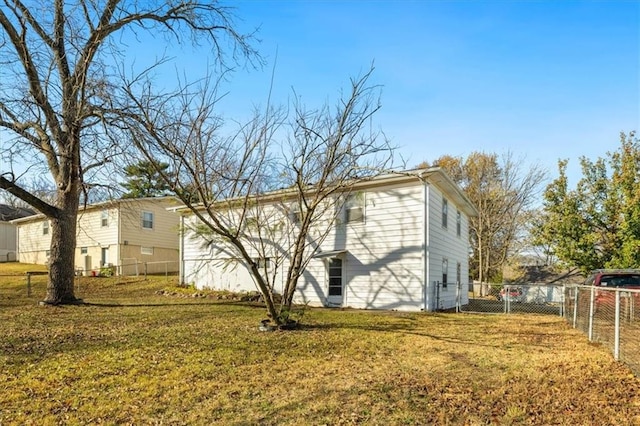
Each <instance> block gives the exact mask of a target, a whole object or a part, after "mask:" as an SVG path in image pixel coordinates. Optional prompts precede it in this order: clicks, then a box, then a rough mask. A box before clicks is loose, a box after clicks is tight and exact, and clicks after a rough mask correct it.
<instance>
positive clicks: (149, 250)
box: [140, 247, 153, 256]
mask: <svg viewBox="0 0 640 426" xmlns="http://www.w3.org/2000/svg"><path fill="white" fill-rule="evenodd" d="M140 254H148V255H149V256H151V255H153V247H140Z"/></svg>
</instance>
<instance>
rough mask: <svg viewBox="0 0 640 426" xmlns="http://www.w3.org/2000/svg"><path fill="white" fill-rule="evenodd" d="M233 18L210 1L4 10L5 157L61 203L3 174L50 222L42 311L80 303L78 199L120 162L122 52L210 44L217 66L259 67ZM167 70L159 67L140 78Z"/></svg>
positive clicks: (0, 69) (0, 20)
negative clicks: (127, 43) (151, 45)
mask: <svg viewBox="0 0 640 426" xmlns="http://www.w3.org/2000/svg"><path fill="white" fill-rule="evenodd" d="M232 18H233V15H232V14H231V11H230V10H229V9H228V8H225V7H223V6H221V5H219V4H218V3H217V2H212V1H193V0H166V1H162V2H154V1H142V0H141V1H135V0H132V1H123V0H76V1H63V0H54V1H50V0H46V1H45V0H42V1H35V0H34V1H29V2H27V1H20V0H3V1H2V4H1V6H0V29H1V31H0V84H1V86H0V87H1V91H0V128H1V129H3V137H4V135H6V134H10V135H11V140H10V142H9V144H10V145H6V146H5V147H3V153H2V156H3V157H4V158H5V160H6V159H7V158H8V159H9V161H18V160H19V158H18V156H19V155H20V156H22V159H23V161H25V162H26V164H27V165H29V166H31V167H32V169H34V170H35V169H37V168H38V167H40V170H39V171H40V172H46V173H48V174H49V175H50V177H51V181H52V182H53V183H54V185H55V188H56V194H55V199H54V200H53V201H52V202H50V201H48V200H46V199H44V198H42V197H40V196H39V195H38V194H36V193H34V192H32V191H29V190H28V189H27V187H26V186H25V185H24V184H23V182H22V181H21V180H20V179H19V177H18V176H17V175H16V174H15V173H13V172H12V171H11V170H13V169H11V168H7V169H5V170H3V171H2V173H1V174H0V188H1V189H4V190H6V191H8V192H9V193H11V194H13V195H14V196H16V197H18V198H20V199H21V200H23V201H25V202H27V203H28V204H29V205H31V206H33V207H34V208H36V209H37V210H39V211H40V212H42V213H43V214H44V215H46V216H47V217H48V218H49V219H50V221H51V225H52V232H51V234H52V242H51V250H50V253H51V255H50V264H49V282H48V286H47V294H46V298H45V302H47V303H51V304H61V303H75V302H76V301H77V299H76V297H75V295H74V291H73V288H74V287H73V280H74V264H73V262H74V250H75V242H76V218H77V214H78V208H79V203H80V200H81V194H82V193H83V191H87V190H88V189H89V188H91V187H92V186H95V185H99V184H100V180H102V179H104V178H106V176H107V175H108V174H107V173H102V174H101V173H100V170H104V167H105V166H106V165H108V164H109V163H110V162H111V161H112V160H113V159H114V158H115V157H116V156H118V155H119V154H120V153H121V152H122V145H123V144H122V139H120V138H117V137H114V135H115V134H116V133H119V132H120V131H121V129H119V128H117V127H115V126H114V125H113V123H115V122H116V121H117V120H116V118H115V117H114V116H113V114H117V113H118V109H115V108H113V105H114V98H116V100H117V99H122V98H123V97H120V98H118V96H117V94H118V92H120V91H121V90H122V86H123V81H122V79H121V71H122V70H124V69H128V68H127V67H126V66H125V65H124V64H125V63H127V57H126V53H125V52H126V51H127V49H123V48H121V46H119V43H121V42H122V40H123V38H126V37H127V36H129V38H130V39H132V40H136V36H138V35H142V34H143V33H152V34H154V35H155V36H156V37H155V44H157V43H160V45H162V41H166V42H168V41H170V40H174V41H177V42H178V43H182V42H183V41H185V39H186V40H187V41H188V40H190V41H192V42H193V43H200V42H204V43H208V44H210V45H211V51H212V53H213V55H215V58H216V60H217V61H218V63H221V64H224V63H226V61H232V62H234V63H235V61H236V60H237V59H239V58H247V57H249V58H250V57H254V55H255V52H254V51H253V49H252V48H251V44H250V38H247V37H245V36H243V35H241V34H239V33H238V32H236V30H235V28H234V23H233V21H232ZM119 36H122V37H119ZM163 37H164V38H163ZM227 42H228V43H227ZM147 48H148V47H147ZM167 60H168V58H164V57H161V58H160V59H159V60H157V61H156V62H154V63H152V64H150V65H149V66H148V67H146V68H145V70H144V71H142V72H138V76H145V75H149V74H150V73H151V72H153V70H154V69H155V67H157V66H159V65H160V64H162V63H165V62H166V61H167ZM129 63H131V62H129ZM148 89H149V90H150V91H153V90H154V87H153V86H149V87H148ZM163 89H166V88H163ZM3 143H4V142H3ZM92 177H93V178H94V180H93V181H91V178H92Z"/></svg>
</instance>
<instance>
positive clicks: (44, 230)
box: [42, 220, 49, 235]
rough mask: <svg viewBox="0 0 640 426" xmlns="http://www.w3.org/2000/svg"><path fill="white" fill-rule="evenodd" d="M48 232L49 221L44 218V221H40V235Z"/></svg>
mask: <svg viewBox="0 0 640 426" xmlns="http://www.w3.org/2000/svg"><path fill="white" fill-rule="evenodd" d="M48 234H49V221H48V220H45V221H44V222H42V235H48Z"/></svg>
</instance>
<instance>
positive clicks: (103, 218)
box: [100, 210, 109, 227]
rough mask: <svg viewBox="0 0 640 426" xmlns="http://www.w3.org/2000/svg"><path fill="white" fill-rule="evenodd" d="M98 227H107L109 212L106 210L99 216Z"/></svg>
mask: <svg viewBox="0 0 640 426" xmlns="http://www.w3.org/2000/svg"><path fill="white" fill-rule="evenodd" d="M100 226H102V227H105V226H109V211H108V210H102V213H101V214H100Z"/></svg>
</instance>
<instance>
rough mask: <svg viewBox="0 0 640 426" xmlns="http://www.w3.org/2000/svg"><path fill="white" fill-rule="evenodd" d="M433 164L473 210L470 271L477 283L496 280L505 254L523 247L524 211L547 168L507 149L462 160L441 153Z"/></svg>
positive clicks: (534, 197) (533, 199) (529, 206)
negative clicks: (465, 198)
mask: <svg viewBox="0 0 640 426" xmlns="http://www.w3.org/2000/svg"><path fill="white" fill-rule="evenodd" d="M425 164H426V163H423V164H422V165H425ZM433 164H434V165H435V164H437V165H439V166H440V167H442V168H443V169H445V170H446V171H447V172H448V173H449V174H450V175H451V176H452V178H453V180H454V181H455V182H456V183H457V184H458V185H460V187H461V188H462V189H463V190H464V191H465V193H466V194H467V196H468V197H469V199H470V200H471V201H472V202H473V204H474V205H475V207H476V208H477V209H478V212H479V214H478V216H477V217H473V218H471V219H470V224H469V228H470V243H471V247H472V248H473V255H472V256H471V259H470V261H469V265H470V268H471V270H472V273H473V274H474V275H475V277H476V278H477V279H478V280H480V281H481V282H489V281H492V280H493V281H501V280H502V269H503V267H504V266H505V264H506V263H507V261H508V260H509V258H510V257H511V256H513V255H517V254H518V253H519V252H520V251H521V250H522V249H523V245H522V242H523V241H524V240H525V239H526V232H527V219H528V217H529V215H528V212H530V211H531V210H532V209H533V208H534V207H535V203H536V201H537V200H538V196H539V194H540V192H541V190H542V185H543V183H544V182H545V180H546V177H547V172H546V171H545V170H544V169H543V168H541V166H540V165H539V164H526V163H525V159H524V158H516V157H514V155H513V153H512V152H507V153H505V154H504V155H502V156H498V155H497V154H492V153H485V152H473V153H471V154H470V155H469V156H468V157H467V158H466V159H463V158H462V157H452V156H447V155H445V156H442V157H440V158H438V159H437V160H435V161H434V162H433Z"/></svg>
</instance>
